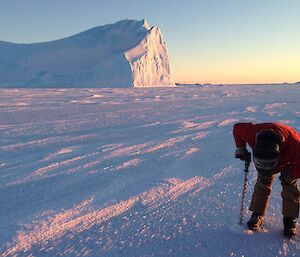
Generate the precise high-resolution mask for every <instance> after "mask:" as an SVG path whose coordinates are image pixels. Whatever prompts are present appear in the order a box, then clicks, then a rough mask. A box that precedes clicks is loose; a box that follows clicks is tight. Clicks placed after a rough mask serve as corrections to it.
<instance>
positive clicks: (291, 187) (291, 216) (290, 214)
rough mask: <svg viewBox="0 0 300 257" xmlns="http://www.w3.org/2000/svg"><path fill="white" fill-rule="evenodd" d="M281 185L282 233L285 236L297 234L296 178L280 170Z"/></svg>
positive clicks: (297, 198) (297, 204) (297, 194)
mask: <svg viewBox="0 0 300 257" xmlns="http://www.w3.org/2000/svg"><path fill="white" fill-rule="evenodd" d="M280 181H281V185H282V192H281V196H282V214H283V216H284V217H283V226H284V230H283V234H284V235H285V236H287V237H295V236H296V235H297V227H296V218H298V216H299V195H300V193H299V190H298V187H297V180H296V179H293V178H291V177H289V176H288V174H287V173H286V172H282V173H281V176H280Z"/></svg>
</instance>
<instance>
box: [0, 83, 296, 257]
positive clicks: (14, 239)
mask: <svg viewBox="0 0 300 257" xmlns="http://www.w3.org/2000/svg"><path fill="white" fill-rule="evenodd" d="M299 96H300V89H299V86H298V88H297V87H296V86H292V85H282V86H279V85H276V86H274V85H273V86H271V85H270V86H203V87H179V88H169V89H82V90H80V89H51V90H44V89H43V90H25V89H15V90H13V89H0V140H1V141H0V176H1V177H0V203H1V204H0V248H1V250H0V255H1V254H2V256H105V257H109V256H127V257H133V256H163V257H167V256H172V257H175V256H191V257H193V256H299V252H300V242H299V237H298V238H297V239H296V240H293V241H287V240H285V239H284V238H283V236H282V235H281V229H282V222H281V220H282V216H281V197H280V184H279V182H278V179H277V180H276V182H275V184H274V190H273V192H272V200H271V202H270V206H269V210H268V213H267V216H266V232H264V233H255V234H252V235H251V234H244V233H237V234H236V233H233V232H232V228H234V226H235V224H236V223H237V222H238V218H239V209H240V200H241V192H242V183H243V176H244V174H243V171H242V169H243V164H242V163H241V162H240V161H238V160H236V159H234V158H233V155H234V150H235V147H234V143H233V138H232V132H231V131H232V125H233V123H234V122H237V121H254V122H264V121H281V122H284V123H287V124H290V125H293V126H294V127H295V128H296V129H298V130H299V129H300V102H299ZM255 178H256V173H255V171H254V170H253V167H252V166H251V168H250V174H249V187H248V188H249V190H248V193H247V206H248V205H249V200H250V197H251V192H252V190H253V185H254V182H255ZM249 215H250V213H249V212H247V214H246V218H248V217H249ZM298 229H299V227H298Z"/></svg>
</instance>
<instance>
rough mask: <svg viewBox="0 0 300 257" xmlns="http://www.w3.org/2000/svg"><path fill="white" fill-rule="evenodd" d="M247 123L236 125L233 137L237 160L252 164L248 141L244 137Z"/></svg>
mask: <svg viewBox="0 0 300 257" xmlns="http://www.w3.org/2000/svg"><path fill="white" fill-rule="evenodd" d="M245 124H246V123H236V124H234V126H233V136H234V140H235V144H236V147H237V148H236V150H235V158H238V159H240V160H242V161H246V162H251V153H250V152H248V150H247V148H246V140H245V139H244V137H243V135H244V134H245V129H246V126H247V125H245Z"/></svg>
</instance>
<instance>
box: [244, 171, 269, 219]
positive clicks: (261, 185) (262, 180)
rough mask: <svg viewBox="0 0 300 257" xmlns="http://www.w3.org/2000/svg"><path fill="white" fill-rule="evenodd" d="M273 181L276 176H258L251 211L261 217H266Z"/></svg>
mask: <svg viewBox="0 0 300 257" xmlns="http://www.w3.org/2000/svg"><path fill="white" fill-rule="evenodd" d="M273 180H274V175H272V176H261V175H259V174H258V177H257V182H256V184H255V186H254V192H253V195H252V200H251V204H250V208H249V209H250V210H251V211H253V212H255V213H257V214H258V215H260V216H264V215H265V213H266V210H267V207H268V202H269V198H270V194H271V191H272V183H273Z"/></svg>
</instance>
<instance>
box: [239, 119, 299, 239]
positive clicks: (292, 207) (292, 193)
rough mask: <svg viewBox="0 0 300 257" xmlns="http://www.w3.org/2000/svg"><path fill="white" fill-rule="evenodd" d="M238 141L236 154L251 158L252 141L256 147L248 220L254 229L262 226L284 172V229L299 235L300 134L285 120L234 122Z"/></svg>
mask: <svg viewBox="0 0 300 257" xmlns="http://www.w3.org/2000/svg"><path fill="white" fill-rule="evenodd" d="M233 136H234V140H235V144H236V147H237V148H236V151H235V158H239V159H241V160H242V161H246V162H251V153H250V152H249V151H248V150H247V147H246V144H248V145H249V146H250V147H251V148H252V150H253V163H254V166H255V168H256V170H257V171H258V177H257V182H256V184H255V186H254V192H253V195H252V200H251V204H250V208H249V209H250V210H251V211H252V215H251V217H250V220H249V221H248V222H247V226H248V228H249V229H251V230H259V229H260V228H261V226H262V225H263V223H264V215H265V213H266V210H267V206H268V201H269V198H270V193H271V190H272V182H273V180H274V176H275V174H276V173H280V177H279V179H280V181H281V185H282V193H281V196H282V214H283V226H284V230H283V233H284V235H285V236H287V237H295V236H296V235H297V228H296V218H298V215H299V190H298V187H297V179H298V178H299V177H300V135H299V134H298V132H297V131H296V130H295V129H293V128H292V127H290V126H287V125H284V124H281V123H275V122H273V123H261V124H254V123H236V124H234V126H233Z"/></svg>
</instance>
